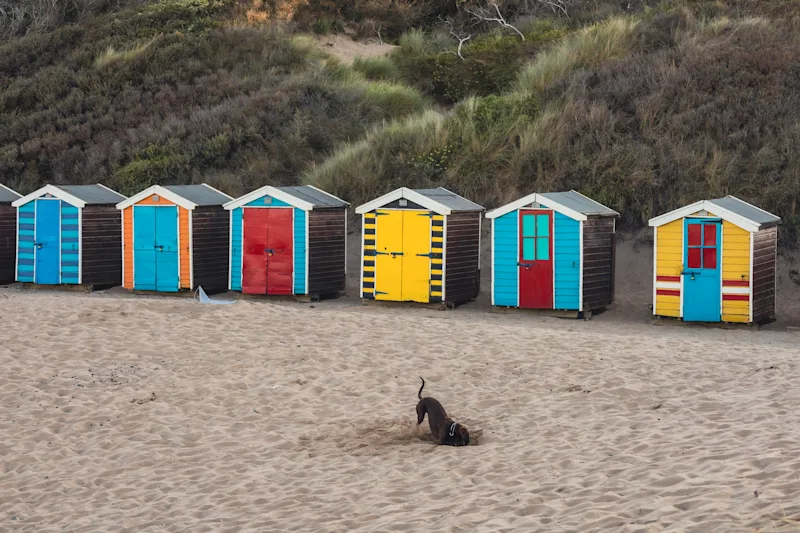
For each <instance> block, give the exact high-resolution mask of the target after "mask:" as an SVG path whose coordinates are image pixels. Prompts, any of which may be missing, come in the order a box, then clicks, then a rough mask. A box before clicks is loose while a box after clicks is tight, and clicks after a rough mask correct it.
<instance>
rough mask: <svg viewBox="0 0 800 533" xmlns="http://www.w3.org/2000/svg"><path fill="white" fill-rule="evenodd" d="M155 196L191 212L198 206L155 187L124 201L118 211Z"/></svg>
mask: <svg viewBox="0 0 800 533" xmlns="http://www.w3.org/2000/svg"><path fill="white" fill-rule="evenodd" d="M204 185H205V184H204ZM206 187H208V186H207V185H206ZM209 188H211V187H209ZM214 190H215V191H216V189H214ZM153 195H158V196H161V197H162V198H164V199H165V200H168V201H169V202H172V203H173V204H175V205H177V206H180V207H182V208H184V209H188V210H189V211H193V210H194V208H195V207H197V204H195V203H194V202H192V201H189V200H187V199H186V198H184V197H183V196H181V195H179V194H175V193H174V192H172V191H170V190H169V189H165V188H164V187H162V186H160V185H153V186H152V187H148V188H147V189H145V190H143V191H141V192H139V193H137V194H134V195H133V196H131V197H130V198H128V199H127V200H124V201H122V202H120V203H118V204H117V209H120V210H122V209H125V208H126V207H131V206H132V205H135V204H138V203H139V202H141V201H142V200H146V199H147V198H148V197H150V196H153ZM225 196H228V195H227V194H226V195H225Z"/></svg>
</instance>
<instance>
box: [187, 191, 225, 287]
mask: <svg viewBox="0 0 800 533" xmlns="http://www.w3.org/2000/svg"><path fill="white" fill-rule="evenodd" d="M191 217H192V225H191V227H192V253H193V256H192V266H193V268H194V286H193V287H192V290H194V289H196V288H197V287H198V286H201V285H202V287H203V290H204V291H206V292H209V293H211V292H224V291H226V290H228V269H229V264H228V262H229V259H230V250H229V244H230V237H231V233H230V221H231V214H230V211H225V209H223V208H222V206H208V207H197V208H195V210H194V211H191Z"/></svg>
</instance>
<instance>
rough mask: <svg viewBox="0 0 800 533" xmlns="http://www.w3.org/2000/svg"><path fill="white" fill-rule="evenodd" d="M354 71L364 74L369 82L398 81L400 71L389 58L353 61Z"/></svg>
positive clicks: (369, 58)
mask: <svg viewBox="0 0 800 533" xmlns="http://www.w3.org/2000/svg"><path fill="white" fill-rule="evenodd" d="M353 69H354V70H356V71H358V72H360V73H362V74H363V75H364V77H366V78H367V79H368V80H373V81H397V80H399V79H400V71H399V70H398V68H397V65H395V63H394V62H393V61H392V60H391V59H389V58H388V57H357V58H355V59H354V60H353Z"/></svg>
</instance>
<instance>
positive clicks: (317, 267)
mask: <svg viewBox="0 0 800 533" xmlns="http://www.w3.org/2000/svg"><path fill="white" fill-rule="evenodd" d="M308 216H309V218H308V246H309V250H308V254H309V257H308V266H309V275H308V283H309V287H308V293H309V294H313V295H315V296H328V295H334V294H338V293H339V292H342V291H343V290H344V288H345V279H346V274H345V255H346V250H345V223H346V222H345V217H346V216H347V211H346V210H345V209H317V210H313V211H311V212H309V213H308Z"/></svg>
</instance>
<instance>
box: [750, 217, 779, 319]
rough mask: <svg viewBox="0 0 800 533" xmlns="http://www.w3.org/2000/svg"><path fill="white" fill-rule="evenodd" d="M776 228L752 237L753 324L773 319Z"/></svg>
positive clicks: (763, 230)
mask: <svg viewBox="0 0 800 533" xmlns="http://www.w3.org/2000/svg"><path fill="white" fill-rule="evenodd" d="M777 246H778V228H776V227H772V228H766V229H762V230H761V231H759V232H757V233H755V234H754V235H753V322H764V321H767V320H770V319H772V318H774V317H775V252H776V247H777Z"/></svg>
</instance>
